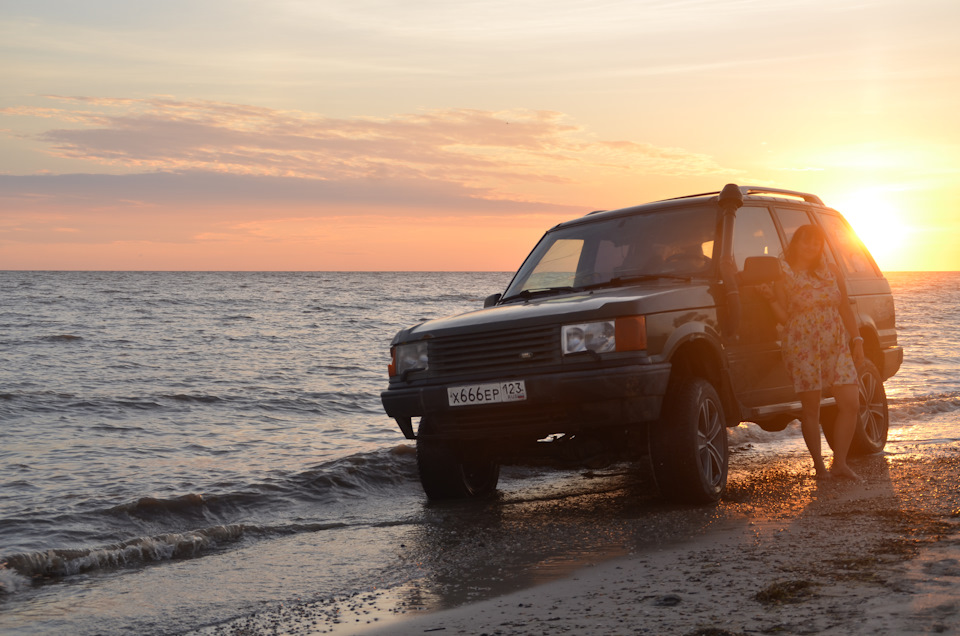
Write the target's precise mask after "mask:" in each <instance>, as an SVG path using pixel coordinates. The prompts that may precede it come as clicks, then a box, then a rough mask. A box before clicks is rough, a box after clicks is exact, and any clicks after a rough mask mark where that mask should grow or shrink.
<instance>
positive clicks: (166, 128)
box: [0, 0, 960, 271]
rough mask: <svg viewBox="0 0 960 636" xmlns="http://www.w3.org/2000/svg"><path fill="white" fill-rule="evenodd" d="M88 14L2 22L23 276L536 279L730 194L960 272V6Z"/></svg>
mask: <svg viewBox="0 0 960 636" xmlns="http://www.w3.org/2000/svg"><path fill="white" fill-rule="evenodd" d="M82 5H83V6H82V8H81V6H80V5H79V4H78V3H70V2H65V1H63V0H59V1H48V0H31V1H29V2H26V1H23V2H21V1H19V0H14V1H8V2H5V3H3V5H2V6H0V55H2V56H3V60H2V61H3V63H2V64H0V86H3V87H4V89H3V91H2V92H0V269H136V270H157V269H162V270H513V269H515V268H516V267H517V266H518V265H519V263H520V261H521V260H522V259H523V257H524V256H525V255H526V253H527V252H528V251H529V250H530V249H531V248H532V246H533V244H534V243H535V241H536V240H537V239H538V238H539V236H540V235H541V234H542V233H543V231H544V230H546V229H547V228H548V227H550V226H552V225H554V224H555V223H557V222H559V221H562V220H566V219H569V218H572V217H575V216H579V215H581V214H584V213H586V212H589V211H590V210H594V209H605V208H613V207H623V206H627V205H632V204H635V203H642V202H645V201H650V200H655V199H660V198H666V197H672V196H679V195H683V194H688V193H694V192H704V191H714V190H719V189H720V188H721V187H722V186H723V185H724V184H725V183H730V182H735V183H739V184H743V185H747V184H749V185H767V186H774V187H779V188H788V189H795V190H803V191H809V192H814V193H816V194H818V195H820V196H821V197H822V198H823V199H824V201H825V202H826V203H827V204H828V205H831V206H833V207H836V208H837V209H839V210H840V211H841V212H843V213H844V214H845V215H846V216H847V218H848V219H849V220H850V221H851V222H852V223H853V225H854V227H855V228H856V229H857V230H858V232H859V233H860V235H861V238H863V239H864V241H865V242H866V243H867V244H868V246H869V247H870V248H871V250H872V251H873V253H874V256H875V258H876V259H877V261H878V263H879V264H880V266H881V267H882V268H884V269H886V270H888V271H893V270H907V269H914V270H956V269H960V250H957V249H956V247H955V246H956V245H957V244H958V241H960V221H958V220H957V219H956V217H957V215H956V214H955V213H954V211H953V208H954V206H953V205H952V204H953V201H954V200H956V199H957V198H958V197H957V195H958V194H960V192H958V186H957V182H958V179H957V173H958V172H960V127H958V126H957V125H956V124H955V118H956V112H957V109H958V105H960V44H958V39H957V38H956V37H955V34H954V33H953V31H954V28H953V27H954V26H955V25H957V24H960V4H958V3H956V2H953V1H946V0H941V1H932V0H919V1H918V2H910V3H907V2H867V3H864V2H854V1H852V0H851V1H844V0H839V1H837V0H834V1H832V2H820V1H813V2H802V3H798V2H794V1H792V0H789V1H787V0H784V1H777V0H770V1H765V2H761V1H759V0H757V1H755V2H754V1H751V0H747V1H743V0H740V1H736V2H723V1H720V2H712V1H707V0H702V1H697V0H694V1H692V2H683V3H669V2H660V1H656V2H654V1H649V0H640V1H638V2H633V3H622V2H604V1H598V2H591V3H584V2H580V1H575V0H569V1H563V0H556V1H551V2H544V1H522V0H521V1H519V2H509V3H506V2H498V1H496V0H494V1H490V0H486V1H482V2H481V1H470V0H466V1H464V2H457V3H448V2H439V1H430V2H428V1H424V2H417V3H396V2H393V1H390V2H385V1H380V0H370V1H367V0H355V1H354V2H349V3H347V2H342V3H341V2H317V3H304V2H301V1H299V0H278V1H277V2H275V3H255V2H244V1H230V2H226V1H219V0H217V1H209V0H198V1H191V2H186V1H185V0H171V1H170V2H165V3H154V4H153V5H147V4H141V3H121V4H118V3H113V2H102V1H98V0H91V1H90V2H86V3H82Z"/></svg>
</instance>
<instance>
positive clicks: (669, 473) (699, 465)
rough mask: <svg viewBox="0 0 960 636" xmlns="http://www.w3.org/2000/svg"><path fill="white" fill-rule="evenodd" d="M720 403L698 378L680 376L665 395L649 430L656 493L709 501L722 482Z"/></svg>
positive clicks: (724, 447)
mask: <svg viewBox="0 0 960 636" xmlns="http://www.w3.org/2000/svg"><path fill="white" fill-rule="evenodd" d="M725 422H726V419H725V418H724V415H723V404H722V403H721V401H720V396H719V395H717V391H716V389H714V388H713V385H712V384H710V383H709V382H707V381H706V380H704V379H703V378H697V377H691V378H685V379H683V380H681V381H680V382H679V384H678V385H677V387H676V388H675V389H674V390H672V391H671V392H670V393H669V394H668V395H667V396H666V402H665V404H664V414H663V416H662V417H661V418H660V421H659V422H658V423H656V424H654V425H652V427H651V429H650V456H651V462H652V465H653V474H654V478H655V479H656V482H657V488H658V489H659V490H660V495H661V496H662V497H664V498H665V499H668V500H670V501H677V502H685V503H696V504H709V503H716V502H717V501H718V500H719V499H720V495H721V493H722V492H723V489H724V488H725V487H726V485H727V458H728V453H727V429H726V425H725Z"/></svg>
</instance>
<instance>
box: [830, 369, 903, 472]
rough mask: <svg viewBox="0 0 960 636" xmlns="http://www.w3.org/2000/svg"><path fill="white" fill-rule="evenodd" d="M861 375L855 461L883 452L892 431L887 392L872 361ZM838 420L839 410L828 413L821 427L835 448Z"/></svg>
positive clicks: (853, 444) (853, 446)
mask: <svg viewBox="0 0 960 636" xmlns="http://www.w3.org/2000/svg"><path fill="white" fill-rule="evenodd" d="M859 371H860V379H859V382H858V384H859V385H860V406H859V408H858V410H857V428H856V430H855V431H854V433H853V441H852V442H851V443H850V453H849V454H850V456H851V457H857V456H861V455H870V454H872V453H879V452H881V451H882V450H883V447H884V446H886V445H887V432H888V430H889V428H890V414H889V412H888V409H887V392H886V390H885V389H884V388H883V378H882V377H881V376H880V371H879V370H878V369H877V367H876V365H875V364H873V363H872V362H870V361H869V360H867V361H865V362H864V363H863V366H861V367H860V370H859ZM836 419H837V409H836V407H830V408H829V409H824V410H823V411H822V412H821V414H820V425H821V426H822V427H823V434H824V436H825V437H826V438H827V443H829V444H830V447H831V448H832V447H833V423H834V421H835V420H836Z"/></svg>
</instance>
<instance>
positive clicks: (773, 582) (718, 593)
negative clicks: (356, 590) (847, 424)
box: [213, 444, 960, 636]
mask: <svg viewBox="0 0 960 636" xmlns="http://www.w3.org/2000/svg"><path fill="white" fill-rule="evenodd" d="M854 468H855V469H856V470H858V471H859V472H860V474H861V475H862V476H863V477H864V480H863V481H862V482H851V481H846V480H843V481H840V480H835V481H822V482H818V481H816V480H815V479H813V478H812V476H811V475H810V469H809V466H808V459H806V458H804V457H803V456H802V455H801V454H799V453H793V454H791V455H788V456H786V457H781V458H776V459H773V460H770V459H769V458H768V459H766V460H763V461H760V460H759V459H755V460H753V462H752V465H746V466H744V465H740V466H739V467H738V468H737V469H735V470H733V471H732V473H731V479H730V482H729V485H728V489H727V493H726V495H725V497H724V499H723V501H722V502H721V504H720V505H718V506H717V507H716V508H715V509H709V510H703V509H700V510H699V511H697V510H694V511H690V510H687V511H684V510H676V509H672V510H669V509H665V510H648V511H646V512H645V514H644V515H641V516H639V517H637V518H636V519H633V520H630V521H629V522H628V523H627V525H630V524H636V523H640V520H641V519H642V520H643V524H645V525H644V528H643V529H642V530H641V531H644V532H649V531H650V530H651V528H654V527H655V526H651V525H649V524H650V523H651V517H653V518H654V519H653V521H654V522H656V521H657V519H658V518H659V520H661V521H662V520H663V519H665V518H670V517H672V518H671V519H669V520H668V522H667V523H669V524H672V526H673V527H674V528H676V529H677V535H676V536H675V537H674V538H673V539H671V538H670V537H669V536H666V537H665V536H664V535H662V534H661V535H660V536H661V539H660V540H659V545H646V546H639V547H637V546H633V547H631V548H630V549H629V551H628V552H627V553H625V554H622V555H620V556H610V555H609V554H608V555H607V556H602V555H601V556H597V555H594V558H593V559H591V558H590V556H589V555H587V556H586V558H583V559H580V560H577V559H571V560H570V561H569V562H568V563H566V564H565V565H564V566H563V567H559V568H557V567H555V568H545V569H546V570H547V571H546V572H543V573H542V576H541V577H540V580H548V579H553V580H549V581H548V582H541V583H539V584H537V582H536V581H532V583H531V581H529V580H528V581H527V582H526V583H521V584H520V585H521V586H526V587H523V589H519V590H513V591H511V590H510V587H511V584H510V582H509V581H504V582H503V584H502V585H501V586H500V587H499V589H497V586H496V585H494V586H492V587H491V588H490V589H488V590H486V591H485V592H484V593H482V594H480V595H481V596H487V598H484V599H481V600H476V601H474V602H467V603H466V604H462V605H459V606H456V607H451V608H449V609H440V610H438V609H437V607H436V606H437V604H438V603H437V602H436V600H435V599H434V600H431V599H433V596H432V595H431V593H430V592H429V590H428V588H430V587H431V585H433V586H436V585H437V584H438V581H437V580H436V578H434V579H433V580H431V579H430V577H425V578H424V580H423V581H421V582H420V583H419V584H418V585H414V586H405V587H404V588H402V589H392V590H391V589H386V590H371V591H370V593H369V594H364V595H360V596H355V597H353V598H350V599H331V600H330V601H327V602H323V603H316V604H306V605H300V606H296V607H292V608H289V609H288V610H280V611H279V612H268V613H264V614H263V615H258V616H254V617H250V618H247V619H243V620H240V621H236V622H233V623H231V624H230V625H221V626H219V627H218V628H216V629H215V630H213V631H215V632H216V633H232V634H257V633H298V634H367V633H382V634H423V633H442V634H489V635H510V634H562V633H570V634H679V635H692V634H697V635H704V636H706V635H711V636H720V635H725V634H757V633H759V634H781V633H783V634H911V633H960V477H958V475H960V446H957V445H955V444H952V445H951V444H945V445H939V446H927V447H925V448H924V449H923V450H922V452H921V451H920V450H919V449H918V450H917V452H914V453H902V454H898V455H896V456H890V455H887V456H874V457H867V458H862V459H859V460H856V461H855V463H854ZM694 519H701V520H705V521H704V522H703V523H692V524H691V520H694ZM678 520H679V521H680V523H679V524H678ZM661 529H662V528H661ZM618 536H621V535H618ZM544 565H545V562H541V563H538V564H537V565H534V566H531V569H534V570H536V569H544ZM565 569H566V570H567V571H566V572H565V571H564V570H565ZM471 575H472V573H471V571H470V569H469V567H465V568H464V569H463V570H462V576H463V578H464V579H467V578H469V577H470V576H471ZM534 578H536V577H534ZM531 584H532V586H528V585H531ZM447 603H448V604H449V603H450V601H447Z"/></svg>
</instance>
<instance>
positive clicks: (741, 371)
mask: <svg viewBox="0 0 960 636" xmlns="http://www.w3.org/2000/svg"><path fill="white" fill-rule="evenodd" d="M731 247H732V250H731V255H732V256H733V259H734V262H735V263H736V267H737V277H738V287H739V290H740V304H741V311H740V324H739V327H738V329H737V338H736V339H735V340H734V341H733V342H731V343H730V344H729V345H728V347H727V359H728V361H729V364H730V374H731V382H732V384H733V387H734V390H735V391H736V393H737V396H738V397H739V399H740V402H741V404H743V405H744V406H747V407H759V406H766V405H772V404H782V403H785V402H789V401H792V400H793V399H795V393H794V391H793V384H792V382H791V381H790V378H789V376H788V375H787V371H786V368H785V367H784V364H783V356H782V353H781V341H780V329H779V328H778V326H777V322H776V319H775V317H774V315H773V312H772V310H771V309H770V304H769V303H768V302H767V301H766V299H764V298H763V296H762V295H761V293H760V290H759V284H757V283H756V282H754V281H751V280H749V279H747V278H746V277H745V276H744V265H745V264H746V261H747V258H749V257H754V256H766V257H768V258H777V257H779V256H781V255H782V253H783V243H782V241H781V237H780V233H779V232H778V230H777V226H776V223H775V222H774V219H773V216H772V214H771V211H770V210H769V209H768V208H767V207H766V206H757V205H750V204H746V205H744V206H743V207H741V208H740V209H739V210H738V211H737V215H736V220H735V222H734V230H733V245H732V246H731Z"/></svg>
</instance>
